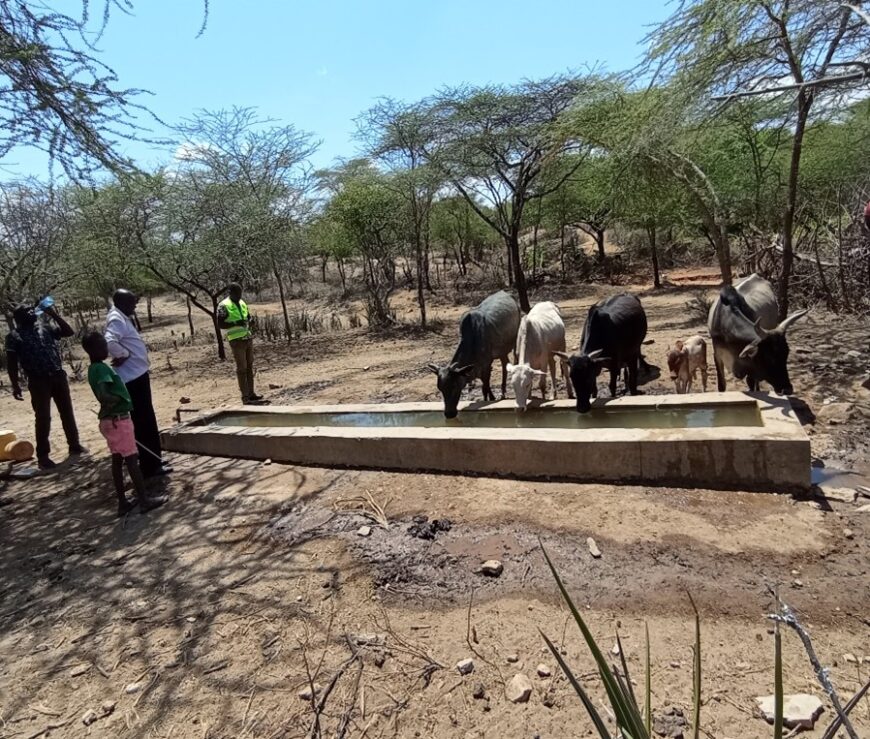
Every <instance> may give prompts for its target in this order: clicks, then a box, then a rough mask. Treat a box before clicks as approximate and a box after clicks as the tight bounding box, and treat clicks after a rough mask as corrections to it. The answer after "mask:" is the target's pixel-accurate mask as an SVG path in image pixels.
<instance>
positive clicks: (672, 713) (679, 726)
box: [653, 706, 688, 739]
mask: <svg viewBox="0 0 870 739" xmlns="http://www.w3.org/2000/svg"><path fill="white" fill-rule="evenodd" d="M687 727H688V723H687V721H686V717H685V715H684V714H683V709H682V708H678V707H677V706H668V707H667V708H665V709H664V710H663V711H662V712H661V714H659V715H657V716H655V717H654V721H653V731H654V732H655V733H656V734H658V735H659V736H664V737H669V738H670V739H683V729H686V728H687Z"/></svg>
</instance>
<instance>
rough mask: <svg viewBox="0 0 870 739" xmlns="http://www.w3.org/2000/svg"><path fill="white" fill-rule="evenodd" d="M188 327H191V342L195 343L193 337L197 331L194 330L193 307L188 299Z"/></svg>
mask: <svg viewBox="0 0 870 739" xmlns="http://www.w3.org/2000/svg"><path fill="white" fill-rule="evenodd" d="M187 325H188V326H189V327H190V342H191V343H193V337H194V335H195V333H196V330H195V329H194V328H193V306H191V304H190V298H189V297H188V298H187Z"/></svg>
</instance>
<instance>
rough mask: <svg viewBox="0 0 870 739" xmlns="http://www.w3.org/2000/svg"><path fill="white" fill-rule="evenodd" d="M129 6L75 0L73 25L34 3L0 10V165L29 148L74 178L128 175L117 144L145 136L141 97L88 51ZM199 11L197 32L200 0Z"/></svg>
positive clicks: (121, 0)
mask: <svg viewBox="0 0 870 739" xmlns="http://www.w3.org/2000/svg"><path fill="white" fill-rule="evenodd" d="M133 7H134V4H133V0H102V2H89V1H88V0H82V2H81V15H80V16H79V17H77V18H76V17H73V16H72V15H69V14H67V13H65V12H61V11H58V10H56V9H55V8H53V7H51V4H49V3H44V2H38V1H36V0H31V1H30V2H28V1H27V0H4V2H2V3H0V89H2V95H0V160H2V159H3V158H4V157H6V156H7V155H8V154H9V152H10V151H12V150H13V149H15V148H16V147H20V146H29V147H35V148H37V149H40V150H42V151H44V152H46V153H47V154H48V155H49V157H50V161H51V162H52V163H55V162H56V163H57V164H59V165H60V166H61V168H62V169H63V170H64V172H65V173H66V174H67V175H68V176H69V177H71V178H73V179H80V178H84V177H87V176H90V175H92V174H93V173H94V172H95V171H96V170H97V169H102V168H105V169H109V170H111V171H116V172H117V171H130V170H131V169H133V165H132V162H130V160H129V159H128V158H127V157H125V156H124V155H123V154H121V153H120V152H119V151H118V143H119V142H120V141H122V140H131V139H141V138H143V137H145V136H146V135H147V132H146V131H145V130H144V129H143V128H142V126H141V123H140V122H139V121H137V118H136V116H137V114H140V113H147V111H146V109H145V108H144V107H143V106H141V105H140V104H138V103H136V97H137V95H138V94H139V93H140V92H141V91H139V90H133V89H124V88H122V87H119V86H118V78H117V75H116V74H115V72H114V71H113V70H112V69H111V68H110V67H108V66H107V65H106V64H104V63H103V62H101V61H100V59H99V52H98V51H97V49H96V47H95V44H96V43H97V42H98V41H99V39H100V37H101V36H102V34H103V32H104V31H105V30H106V27H107V25H108V23H109V19H110V16H111V14H112V13H114V12H120V13H130V12H131V11H132V10H133ZM203 8H204V12H203V27H202V28H201V29H200V32H202V31H203V30H204V28H205V21H206V20H207V11H208V2H207V0H204V1H203ZM94 11H97V12H96V13H95V12H94Z"/></svg>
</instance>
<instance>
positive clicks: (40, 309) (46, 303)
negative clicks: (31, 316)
mask: <svg viewBox="0 0 870 739" xmlns="http://www.w3.org/2000/svg"><path fill="white" fill-rule="evenodd" d="M53 305H54V298H53V297H51V295H46V296H45V297H44V298H43V299H42V300H40V301H39V303H37V305H36V308H35V309H34V311H33V312H34V313H35V314H36V315H37V316H41V315H42V314H43V313H45V311H46V310H47V309H49V308H51V306H53Z"/></svg>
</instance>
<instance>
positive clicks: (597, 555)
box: [586, 536, 601, 559]
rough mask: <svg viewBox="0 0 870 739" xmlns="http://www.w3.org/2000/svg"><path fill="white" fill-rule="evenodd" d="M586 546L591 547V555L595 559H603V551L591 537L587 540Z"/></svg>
mask: <svg viewBox="0 0 870 739" xmlns="http://www.w3.org/2000/svg"><path fill="white" fill-rule="evenodd" d="M586 546H587V547H589V554H591V555H592V556H593V557H594V558H595V559H601V550H600V549H599V548H598V545H597V544H596V543H595V539H593V538H592V537H591V536H590V537H589V538H588V539H586Z"/></svg>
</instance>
